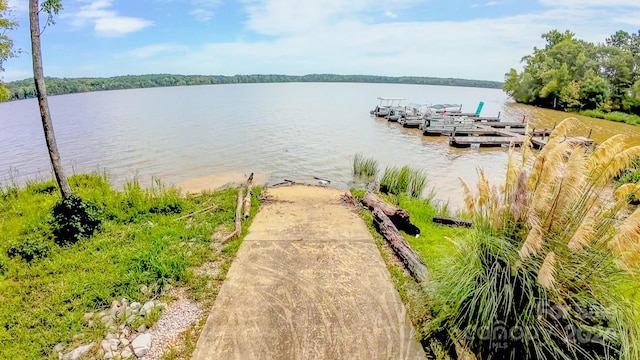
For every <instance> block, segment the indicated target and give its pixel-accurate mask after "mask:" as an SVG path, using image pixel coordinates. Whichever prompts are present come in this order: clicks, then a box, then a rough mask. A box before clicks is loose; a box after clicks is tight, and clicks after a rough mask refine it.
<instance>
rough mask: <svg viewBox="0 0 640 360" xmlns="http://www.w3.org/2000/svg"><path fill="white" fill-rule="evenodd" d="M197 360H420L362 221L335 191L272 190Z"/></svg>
mask: <svg viewBox="0 0 640 360" xmlns="http://www.w3.org/2000/svg"><path fill="white" fill-rule="evenodd" d="M269 192H270V194H271V195H272V196H274V198H275V200H276V201H275V202H273V203H270V204H267V205H265V206H263V207H262V208H261V209H260V211H259V213H258V214H257V215H256V217H255V219H254V221H253V223H252V225H251V227H250V229H249V234H248V235H247V237H246V238H245V241H244V243H243V244H242V246H241V247H240V249H239V251H238V255H237V257H236V259H235V260H234V262H233V264H232V266H231V268H230V270H229V273H228V275H227V279H226V280H225V282H224V283H223V285H222V288H221V289H220V293H219V295H218V297H217V299H216V301H215V304H214V306H213V308H212V310H211V314H210V315H209V318H208V319H207V323H206V325H205V327H204V329H203V331H202V334H201V336H200V339H199V341H198V344H197V346H196V350H195V352H194V355H193V359H196V360H204V359H423V358H424V357H425V355H424V352H423V350H422V347H421V346H420V344H419V343H418V342H417V341H416V340H415V332H414V329H413V327H412V326H411V324H410V321H409V319H408V316H407V314H406V311H405V307H404V304H403V303H402V301H401V300H400V297H399V296H398V293H397V292H396V290H395V289H394V287H393V284H392V282H391V278H390V276H389V273H388V271H387V269H386V267H385V264H384V262H383V260H382V258H381V257H380V254H379V252H378V249H377V247H376V245H375V243H374V240H373V238H372V237H371V234H370V233H369V231H368V229H367V227H366V225H365V224H364V222H363V220H362V219H361V218H360V217H359V216H358V215H356V214H354V213H353V212H351V211H350V210H349V209H348V208H347V207H346V206H344V205H342V203H341V202H340V200H339V197H340V195H341V194H342V193H343V192H341V191H338V190H334V189H327V188H318V187H308V186H293V187H284V188H276V189H270V190H269Z"/></svg>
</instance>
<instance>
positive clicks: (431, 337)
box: [351, 189, 473, 359]
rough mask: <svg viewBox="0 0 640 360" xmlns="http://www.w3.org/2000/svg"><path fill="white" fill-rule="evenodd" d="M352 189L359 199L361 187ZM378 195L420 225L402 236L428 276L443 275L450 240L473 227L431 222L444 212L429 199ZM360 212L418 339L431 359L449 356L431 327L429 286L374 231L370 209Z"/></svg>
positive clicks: (451, 246) (453, 245)
mask: <svg viewBox="0 0 640 360" xmlns="http://www.w3.org/2000/svg"><path fill="white" fill-rule="evenodd" d="M351 192H352V194H353V195H354V196H355V197H356V198H357V199H358V200H361V199H362V197H363V196H364V190H353V189H352V190H351ZM378 196H380V197H381V198H383V199H384V200H385V201H387V202H389V203H392V204H394V205H396V206H397V207H399V208H402V209H406V210H407V211H408V212H409V213H410V215H411V221H412V222H413V223H414V224H415V225H416V226H418V227H419V228H420V231H421V234H420V236H419V237H414V236H410V235H407V234H405V233H402V235H403V236H404V238H405V239H406V240H407V241H408V242H409V244H410V245H411V247H412V248H413V249H414V250H416V252H418V254H419V255H420V257H421V258H422V259H423V260H424V262H425V264H426V265H427V268H428V269H429V274H430V276H431V278H433V279H437V278H439V277H442V276H443V274H444V273H445V272H446V271H447V266H448V263H449V261H450V259H451V254H452V253H454V252H455V251H456V243H455V241H454V240H453V239H461V238H465V237H467V236H469V234H470V233H471V232H472V231H473V230H470V229H465V228H452V227H447V226H442V225H438V224H434V223H433V222H432V219H433V217H434V216H435V215H444V212H443V210H441V209H440V208H439V207H438V206H436V205H434V204H433V203H431V201H429V200H428V199H420V198H409V197H408V196H405V195H401V196H393V195H384V194H378ZM361 214H362V216H363V218H364V220H365V222H366V224H367V226H368V227H369V230H370V232H371V234H372V235H373V237H374V239H375V240H376V244H377V245H378V249H379V250H380V254H381V255H382V258H383V259H384V261H385V263H386V265H387V268H388V269H389V272H390V274H391V277H392V279H393V282H394V285H395V287H396V290H398V292H399V293H400V297H401V298H402V301H403V302H404V303H405V305H406V307H407V311H408V313H409V316H410V318H411V321H412V323H413V325H414V326H415V328H416V331H417V333H418V340H419V341H420V342H421V343H422V345H423V346H424V348H425V351H427V354H428V355H429V356H430V358H436V359H448V357H447V356H446V352H445V350H444V347H443V346H442V343H441V342H440V339H439V338H438V336H439V335H440V334H438V331H437V330H438V329H434V328H433V323H432V320H433V314H432V306H431V305H432V303H431V301H430V295H429V294H430V289H429V288H428V287H427V286H428V285H427V286H425V285H421V284H418V283H417V282H416V281H415V280H414V279H413V278H412V277H411V275H410V274H409V272H408V271H406V270H405V268H404V265H403V264H402V263H401V262H399V261H398V259H397V257H396V255H395V254H394V252H393V250H392V249H391V248H390V247H389V245H388V244H387V242H386V241H385V240H384V238H382V236H381V235H380V234H379V233H378V232H377V231H376V229H375V227H374V224H373V218H372V216H371V212H369V211H366V210H362V212H361ZM442 340H445V339H442Z"/></svg>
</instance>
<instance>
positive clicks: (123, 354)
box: [120, 348, 133, 359]
mask: <svg viewBox="0 0 640 360" xmlns="http://www.w3.org/2000/svg"><path fill="white" fill-rule="evenodd" d="M132 355H133V353H132V352H131V349H129V348H125V349H124V350H122V352H121V353H120V357H122V358H123V359H130V358H131V356H132Z"/></svg>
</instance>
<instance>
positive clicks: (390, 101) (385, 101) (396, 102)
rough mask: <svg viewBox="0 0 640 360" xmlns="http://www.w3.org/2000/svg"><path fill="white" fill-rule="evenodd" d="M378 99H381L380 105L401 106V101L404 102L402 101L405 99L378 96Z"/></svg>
mask: <svg viewBox="0 0 640 360" xmlns="http://www.w3.org/2000/svg"><path fill="white" fill-rule="evenodd" d="M378 100H380V106H387V107H388V106H400V103H402V101H404V100H405V99H404V98H384V97H378Z"/></svg>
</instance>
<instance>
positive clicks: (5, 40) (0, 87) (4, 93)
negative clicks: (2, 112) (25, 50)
mask: <svg viewBox="0 0 640 360" xmlns="http://www.w3.org/2000/svg"><path fill="white" fill-rule="evenodd" d="M17 26H18V23H16V22H15V21H12V20H9V10H8V8H7V0H0V72H2V71H4V68H3V67H2V65H3V63H4V62H5V61H6V60H7V59H9V58H11V57H14V56H15V55H16V53H15V51H14V50H13V41H12V40H11V39H10V38H9V36H8V35H7V32H8V31H10V30H13V29H15V28H16V27H17ZM9 95H10V93H9V90H8V89H7V88H6V87H5V86H4V84H3V83H2V82H0V101H5V100H7V99H8V98H9Z"/></svg>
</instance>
